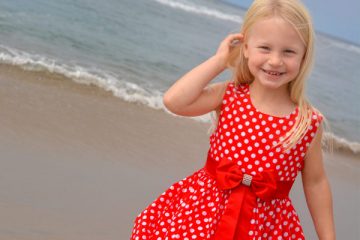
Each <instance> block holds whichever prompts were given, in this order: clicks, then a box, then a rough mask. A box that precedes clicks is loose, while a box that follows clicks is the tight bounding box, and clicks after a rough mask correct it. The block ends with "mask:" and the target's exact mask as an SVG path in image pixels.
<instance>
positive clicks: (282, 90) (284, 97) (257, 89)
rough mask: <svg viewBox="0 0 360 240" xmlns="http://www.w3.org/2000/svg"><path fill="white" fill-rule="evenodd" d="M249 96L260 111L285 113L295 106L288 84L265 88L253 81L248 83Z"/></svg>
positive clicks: (277, 113) (274, 113) (276, 113)
mask: <svg viewBox="0 0 360 240" xmlns="http://www.w3.org/2000/svg"><path fill="white" fill-rule="evenodd" d="M249 91H250V97H251V101H252V103H253V104H254V105H255V107H257V109H259V110H260V111H261V110H263V112H267V113H269V114H273V115H286V114H287V113H289V112H292V110H293V109H294V108H295V106H296V104H294V103H293V102H292V101H291V99H290V93H289V91H288V86H287V85H283V86H281V87H279V88H276V89H274V88H267V87H264V86H263V85H261V84H259V83H258V82H257V81H253V82H252V83H251V84H250V85H249Z"/></svg>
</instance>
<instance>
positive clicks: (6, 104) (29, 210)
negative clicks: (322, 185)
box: [0, 64, 360, 240]
mask: <svg viewBox="0 0 360 240" xmlns="http://www.w3.org/2000/svg"><path fill="white" fill-rule="evenodd" d="M0 86H1V87H0V91H1V93H0V103H1V107H0V114H1V120H0V165H1V167H0V189H1V191H0V213H1V218H0V239H7V240H8V239H21V240H30V239H37V240H41V239H59V240H60V239H67V240H68V239H77V240H79V239H87V240H89V239H90V240H91V239H109V240H110V239H129V237H130V235H131V229H132V226H133V221H134V219H135V217H136V216H137V214H139V213H140V212H141V211H142V210H143V209H144V208H145V207H146V206H147V205H148V204H150V203H151V202H152V201H153V200H154V199H155V198H156V197H157V196H158V195H160V194H161V193H162V192H163V191H165V190H166V189H167V188H168V187H169V186H170V185H171V184H173V183H174V182H176V181H178V180H181V179H183V178H184V177H186V176H188V175H190V174H192V173H193V172H195V171H196V170H197V169H199V168H201V167H202V166H203V165H204V163H205V159H206V153H207V150H208V147H209V143H208V137H209V135H208V134H207V131H208V128H209V127H210V124H209V123H201V122H197V121H194V120H192V119H189V118H180V117H175V116H172V115H170V114H168V113H166V112H164V111H161V110H155V109H151V108H148V107H146V106H143V105H140V104H135V103H128V102H125V101H123V100H121V99H119V98H116V97H114V96H113V95H112V94H111V93H110V92H107V91H105V90H102V89H100V88H98V87H96V86H93V85H83V84H77V83H74V82H73V81H71V80H70V79H66V78H65V77H64V76H62V75H57V74H50V73H46V72H44V71H41V72H36V71H26V70H23V69H20V68H19V67H14V66H9V65H4V64H2V65H0ZM324 159H325V160H324V162H325V167H326V171H327V175H328V178H329V181H330V184H331V187H332V193H333V201H334V215H335V221H336V230H337V236H338V239H358V238H359V236H360V233H359V231H360V230H359V226H360V210H359V207H358V205H357V204H358V202H359V200H360V187H359V186H360V174H359V173H360V161H359V159H357V158H356V157H354V156H353V155H346V154H340V153H334V155H329V154H328V153H324ZM291 198H292V201H293V203H294V206H295V208H296V210H297V212H298V214H299V216H300V220H301V222H302V226H303V227H304V231H305V234H306V236H307V239H316V235H315V230H314V227H313V224H312V220H311V217H310V215H309V212H308V210H307V206H306V201H305V198H304V196H303V191H302V186H301V176H300V175H299V176H298V178H297V180H296V182H295V185H294V187H293V189H292V191H291Z"/></svg>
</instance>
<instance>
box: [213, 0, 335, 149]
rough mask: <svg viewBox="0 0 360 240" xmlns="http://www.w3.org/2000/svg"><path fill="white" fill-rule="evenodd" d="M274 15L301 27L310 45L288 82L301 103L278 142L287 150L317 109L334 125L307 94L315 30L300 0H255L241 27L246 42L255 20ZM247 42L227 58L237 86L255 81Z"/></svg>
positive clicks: (302, 132) (233, 50)
mask: <svg viewBox="0 0 360 240" xmlns="http://www.w3.org/2000/svg"><path fill="white" fill-rule="evenodd" d="M274 16H276V17H281V18H282V19H283V20H285V21H287V22H288V23H290V24H291V25H292V26H293V27H294V29H295V30H296V31H297V33H298V35H299V37H300V38H301V40H302V42H303V43H304V45H305V48H306V49H305V50H306V51H305V54H304V57H303V60H302V63H301V66H300V69H299V73H298V75H297V77H296V78H295V79H294V80H292V81H291V82H290V83H289V84H288V90H289V93H290V98H291V100H292V101H293V102H294V103H296V104H297V105H298V109H299V111H298V115H297V117H296V121H295V124H294V125H293V127H292V128H291V130H290V131H289V132H287V134H286V136H284V137H280V141H279V142H277V143H276V146H278V145H282V146H283V151H287V150H289V149H290V148H292V147H294V146H295V145H296V144H297V142H298V141H299V140H300V139H302V138H303V137H304V136H305V134H306V130H307V129H308V128H309V126H310V125H311V121H312V114H313V113H314V112H316V113H317V114H320V115H321V116H322V117H323V120H324V123H325V124H326V127H327V128H328V127H330V126H329V124H328V121H327V120H326V118H325V117H324V116H323V115H322V114H321V113H320V111H319V110H317V109H316V108H315V107H313V106H312V105H311V104H310V102H309V101H308V100H307V98H306V96H305V83H306V78H307V77H308V75H309V73H310V71H311V68H312V66H313V58H314V36H315V33H314V29H313V25H312V20H311V16H310V14H309V13H308V11H307V9H306V8H305V7H304V6H303V4H302V3H301V2H300V1H298V0H255V1H254V2H253V3H252V5H251V6H250V8H249V9H248V11H247V12H246V15H245V18H244V22H243V24H242V27H241V30H240V32H241V33H242V34H243V35H244V40H243V42H246V41H247V36H248V32H249V30H250V29H251V27H252V26H253V25H254V23H256V22H257V21H259V20H262V19H266V18H270V17H274ZM243 46H244V45H243V44H240V45H236V46H235V47H234V48H232V50H231V52H230V55H229V58H228V62H227V66H228V67H229V68H230V69H231V70H232V72H233V79H234V82H235V86H236V87H238V86H239V84H242V83H247V84H251V83H252V82H253V81H254V77H253V76H252V74H251V73H250V70H249V68H248V64H247V59H246V58H245V56H244V49H243ZM217 121H218V116H216V122H217ZM213 129H214V128H213ZM273 147H275V146H273Z"/></svg>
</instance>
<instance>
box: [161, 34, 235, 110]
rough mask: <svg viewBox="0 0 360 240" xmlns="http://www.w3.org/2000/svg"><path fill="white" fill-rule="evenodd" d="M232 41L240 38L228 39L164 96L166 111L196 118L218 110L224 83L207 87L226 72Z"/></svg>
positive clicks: (230, 37) (232, 37) (230, 36)
mask: <svg viewBox="0 0 360 240" xmlns="http://www.w3.org/2000/svg"><path fill="white" fill-rule="evenodd" d="M234 40H242V35H241V34H230V35H229V36H227V37H226V38H225V39H224V40H223V41H222V42H221V44H220V46H219V48H218V50H217V52H216V54H215V55H214V56H212V57H210V58H209V59H208V60H206V61H205V62H203V63H201V64H200V65H199V66H197V67H195V68H194V69H192V70H191V71H190V72H188V73H186V74H185V75H184V76H183V77H181V78H180V79H179V80H177V81H176V82H175V83H174V84H173V85H172V86H171V87H170V88H169V89H168V90H167V91H166V92H165V94H164V97H163V102H164V105H165V106H166V108H167V109H168V110H169V111H171V112H173V113H175V114H177V115H182V116H199V115H203V114H206V113H208V112H210V111H213V110H216V109H217V108H218V107H219V106H220V103H221V100H222V96H223V94H224V91H225V89H226V86H225V85H226V82H221V83H214V84H211V85H208V83H209V82H210V81H211V80H213V79H214V78H215V77H216V76H217V75H219V74H220V73H221V72H223V71H224V70H225V69H226V60H227V58H228V55H229V52H230V50H231V46H232V45H231V44H232V42H233V41H234Z"/></svg>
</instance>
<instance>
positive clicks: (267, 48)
mask: <svg viewBox="0 0 360 240" xmlns="http://www.w3.org/2000/svg"><path fill="white" fill-rule="evenodd" d="M259 48H260V49H264V50H270V48H269V47H267V46H260V47H259Z"/></svg>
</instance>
